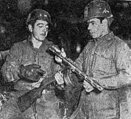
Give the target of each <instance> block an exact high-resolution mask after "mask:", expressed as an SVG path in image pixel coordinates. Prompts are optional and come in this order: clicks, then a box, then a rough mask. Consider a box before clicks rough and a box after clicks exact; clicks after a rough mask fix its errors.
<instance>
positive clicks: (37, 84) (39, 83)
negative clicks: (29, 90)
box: [32, 78, 44, 88]
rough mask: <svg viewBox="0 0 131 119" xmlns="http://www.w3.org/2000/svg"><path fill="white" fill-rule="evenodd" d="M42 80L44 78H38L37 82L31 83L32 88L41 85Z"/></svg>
mask: <svg viewBox="0 0 131 119" xmlns="http://www.w3.org/2000/svg"><path fill="white" fill-rule="evenodd" d="M43 80H44V78H40V80H39V81H38V82H35V83H32V87H33V88H38V87H39V86H40V85H41V82H42V81H43Z"/></svg>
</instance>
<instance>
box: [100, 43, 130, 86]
mask: <svg viewBox="0 0 131 119" xmlns="http://www.w3.org/2000/svg"><path fill="white" fill-rule="evenodd" d="M116 49H117V50H116V58H115V62H116V70H117V74H116V75H113V76H108V77H103V79H102V80H99V82H100V84H102V85H103V86H105V87H107V88H108V87H114V88H120V87H122V86H126V85H130V84H131V49H130V48H129V47H128V45H127V44H126V43H124V42H121V43H120V44H119V45H118V46H117V48H116Z"/></svg>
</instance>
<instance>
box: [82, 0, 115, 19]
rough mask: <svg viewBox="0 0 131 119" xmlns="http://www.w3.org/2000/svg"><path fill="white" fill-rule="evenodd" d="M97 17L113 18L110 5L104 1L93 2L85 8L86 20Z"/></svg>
mask: <svg viewBox="0 0 131 119" xmlns="http://www.w3.org/2000/svg"><path fill="white" fill-rule="evenodd" d="M97 17H104V18H112V17H113V15H112V12H111V9H110V6H109V4H108V3H107V2H106V1H104V0H93V1H91V2H90V3H89V4H88V5H87V6H86V7H85V10H84V20H90V19H92V18H97Z"/></svg>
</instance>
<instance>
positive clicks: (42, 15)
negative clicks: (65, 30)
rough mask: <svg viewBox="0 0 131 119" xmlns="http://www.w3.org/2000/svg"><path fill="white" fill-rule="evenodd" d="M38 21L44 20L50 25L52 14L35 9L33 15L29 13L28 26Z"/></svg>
mask: <svg viewBox="0 0 131 119" xmlns="http://www.w3.org/2000/svg"><path fill="white" fill-rule="evenodd" d="M36 20H43V21H47V22H48V23H49V24H51V16H50V14H49V13H48V12H47V11H45V10H42V9H34V10H33V11H32V12H31V13H29V15H28V17H27V20H26V24H27V25H28V24H30V23H31V22H32V21H36Z"/></svg>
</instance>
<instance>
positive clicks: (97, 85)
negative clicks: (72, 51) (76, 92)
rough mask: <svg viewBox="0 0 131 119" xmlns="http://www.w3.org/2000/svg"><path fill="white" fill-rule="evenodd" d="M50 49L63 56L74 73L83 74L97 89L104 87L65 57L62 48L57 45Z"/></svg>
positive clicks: (83, 77)
mask: <svg viewBox="0 0 131 119" xmlns="http://www.w3.org/2000/svg"><path fill="white" fill-rule="evenodd" d="M49 50H50V51H52V52H53V53H54V54H55V55H56V56H58V57H59V58H61V59H62V61H63V62H64V63H66V64H67V65H69V66H70V69H72V71H73V72H74V73H76V74H77V75H79V76H81V77H82V79H83V80H85V81H87V82H88V83H89V84H90V85H91V86H93V87H94V88H95V89H97V90H98V91H102V90H103V87H102V86H101V85H100V84H99V83H98V82H97V81H96V80H95V79H94V78H93V77H89V76H88V75H86V74H85V73H84V72H83V71H81V70H80V69H79V68H78V67H77V66H76V64H75V63H74V62H73V61H72V60H71V59H69V58H67V57H63V56H62V55H61V52H60V50H59V49H58V48H57V47H56V46H51V47H50V48H49Z"/></svg>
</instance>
